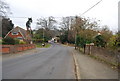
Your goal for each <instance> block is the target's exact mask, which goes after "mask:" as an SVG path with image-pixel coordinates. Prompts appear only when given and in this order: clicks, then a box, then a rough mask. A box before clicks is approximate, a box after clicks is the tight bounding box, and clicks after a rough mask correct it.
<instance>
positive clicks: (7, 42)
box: [2, 37, 15, 45]
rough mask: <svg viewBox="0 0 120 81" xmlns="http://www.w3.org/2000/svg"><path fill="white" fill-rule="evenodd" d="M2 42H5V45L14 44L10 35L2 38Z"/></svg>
mask: <svg viewBox="0 0 120 81" xmlns="http://www.w3.org/2000/svg"><path fill="white" fill-rule="evenodd" d="M2 41H3V42H2V44H7V45H14V44H15V40H14V39H13V38H11V37H7V38H4V39H2Z"/></svg>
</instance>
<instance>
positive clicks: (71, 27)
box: [60, 16, 120, 49]
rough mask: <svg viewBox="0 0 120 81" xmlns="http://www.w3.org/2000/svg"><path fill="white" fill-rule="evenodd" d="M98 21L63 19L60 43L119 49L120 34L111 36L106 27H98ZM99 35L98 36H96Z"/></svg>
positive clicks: (76, 18)
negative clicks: (91, 44) (92, 44)
mask: <svg viewBox="0 0 120 81" xmlns="http://www.w3.org/2000/svg"><path fill="white" fill-rule="evenodd" d="M99 22H100V20H95V19H90V18H82V17H78V16H76V17H64V18H62V21H61V23H60V24H61V27H60V28H61V31H62V35H61V36H60V41H61V43H66V42H67V43H73V44H75V45H76V46H77V47H81V48H84V46H85V45H86V44H90V43H94V44H95V46H98V47H105V48H110V49H117V48H119V47H120V41H119V38H120V34H115V35H113V33H112V31H110V30H109V28H108V26H107V25H105V26H102V27H100V25H99ZM98 34H100V35H98Z"/></svg>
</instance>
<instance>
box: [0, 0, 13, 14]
mask: <svg viewBox="0 0 120 81" xmlns="http://www.w3.org/2000/svg"><path fill="white" fill-rule="evenodd" d="M8 13H11V12H10V7H9V5H8V4H7V3H6V2H5V1H4V0H0V16H7V14H8Z"/></svg>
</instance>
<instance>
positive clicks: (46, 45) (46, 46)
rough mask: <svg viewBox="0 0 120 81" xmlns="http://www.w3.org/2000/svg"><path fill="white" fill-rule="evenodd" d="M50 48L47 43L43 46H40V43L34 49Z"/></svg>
mask: <svg viewBox="0 0 120 81" xmlns="http://www.w3.org/2000/svg"><path fill="white" fill-rule="evenodd" d="M50 46H51V44H49V43H45V46H42V43H37V44H36V47H38V48H49V47H50Z"/></svg>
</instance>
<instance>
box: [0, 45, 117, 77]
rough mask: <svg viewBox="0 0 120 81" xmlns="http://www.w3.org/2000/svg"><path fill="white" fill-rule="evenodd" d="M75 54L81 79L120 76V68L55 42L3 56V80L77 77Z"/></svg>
mask: <svg viewBox="0 0 120 81" xmlns="http://www.w3.org/2000/svg"><path fill="white" fill-rule="evenodd" d="M74 55H75V57H76V59H77V61H78V66H79V72H80V78H81V79H118V72H117V70H114V69H112V68H111V67H110V66H108V65H107V64H104V63H102V62H100V61H97V60H95V59H93V58H91V57H89V56H88V55H85V54H82V53H79V52H77V51H75V50H74V48H73V47H69V46H63V45H60V44H53V45H52V46H51V47H50V48H40V49H39V48H37V52H36V51H32V50H31V51H26V53H25V52H24V53H22V54H19V53H18V54H14V55H13V54H12V55H7V56H3V62H2V63H3V64H2V65H3V66H2V73H3V74H2V76H3V77H2V78H3V79H75V78H76V76H75V72H76V70H75V66H74V65H75V64H74V60H73V56H74Z"/></svg>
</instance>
